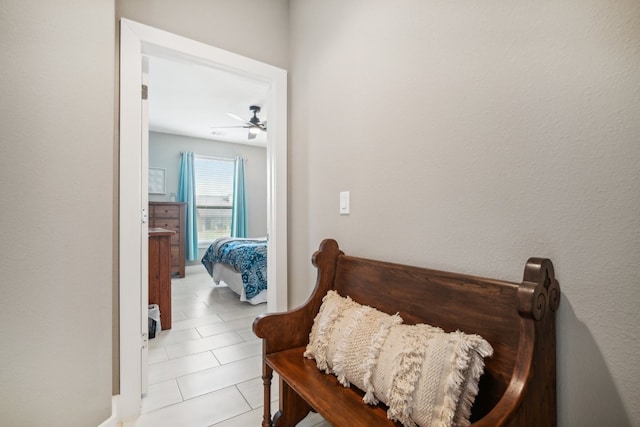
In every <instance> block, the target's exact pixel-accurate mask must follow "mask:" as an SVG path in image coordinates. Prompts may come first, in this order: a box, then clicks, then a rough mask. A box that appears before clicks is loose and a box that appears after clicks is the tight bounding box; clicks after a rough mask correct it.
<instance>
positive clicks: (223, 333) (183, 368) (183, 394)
mask: <svg viewBox="0 0 640 427" xmlns="http://www.w3.org/2000/svg"><path fill="white" fill-rule="evenodd" d="M172 308H173V312H172V317H173V319H172V320H173V321H172V328H171V329H170V330H167V331H162V332H160V333H159V334H158V335H156V337H155V338H154V339H151V340H149V370H148V376H149V381H148V384H149V388H148V391H147V394H146V395H145V396H143V399H142V410H141V415H140V416H139V417H138V418H136V419H135V420H129V421H126V422H124V423H123V427H185V426H188V427H214V426H215V427H223V426H224V427H236V426H237V427H247V426H260V424H261V422H262V406H263V405H262V379H261V378H260V375H261V365H260V353H261V342H260V340H259V339H258V338H257V337H256V336H255V335H254V334H253V332H252V330H251V324H252V323H253V320H254V319H255V317H256V316H257V315H259V314H261V313H264V312H265V311H266V308H267V307H266V304H260V305H257V306H252V305H250V304H248V303H246V302H240V300H239V298H238V296H237V295H236V294H235V293H233V291H231V290H230V289H229V288H227V287H226V286H215V285H214V284H213V282H212V281H211V278H210V277H209V275H208V274H207V272H206V270H205V269H204V267H202V266H199V265H198V266H189V267H187V273H186V277H184V278H182V279H179V278H176V279H172ZM274 384H277V380H276V379H275V378H274ZM272 388H273V390H272V396H273V397H274V399H277V396H278V391H277V385H274V386H272ZM277 407H278V404H277V401H274V403H273V404H272V410H274V411H275V410H277ZM298 426H299V427H329V426H330V424H329V423H327V422H326V421H324V420H323V419H322V418H321V417H320V416H318V415H317V414H311V415H309V416H308V417H307V418H305V419H304V420H303V421H302V422H300V423H299V424H298Z"/></svg>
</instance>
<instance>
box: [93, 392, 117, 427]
mask: <svg viewBox="0 0 640 427" xmlns="http://www.w3.org/2000/svg"><path fill="white" fill-rule="evenodd" d="M119 397H120V396H112V398H111V416H110V417H109V418H107V419H106V420H104V421H103V422H102V423H101V424H100V425H99V426H98V427H119V426H120V424H119V423H118V398H119Z"/></svg>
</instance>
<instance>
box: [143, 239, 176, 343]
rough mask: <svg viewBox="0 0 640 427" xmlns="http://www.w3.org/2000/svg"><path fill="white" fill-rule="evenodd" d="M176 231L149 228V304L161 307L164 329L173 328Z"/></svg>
mask: <svg viewBox="0 0 640 427" xmlns="http://www.w3.org/2000/svg"><path fill="white" fill-rule="evenodd" d="M173 236H175V233H174V232H173V231H171V230H165V229H162V228H150V229H149V304H158V306H159V307H160V324H161V325H162V330H163V331H164V330H165V329H171V238H172V237H173Z"/></svg>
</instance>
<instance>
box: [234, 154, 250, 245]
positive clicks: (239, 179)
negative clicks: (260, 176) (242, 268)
mask: <svg viewBox="0 0 640 427" xmlns="http://www.w3.org/2000/svg"><path fill="white" fill-rule="evenodd" d="M233 169H234V170H233V207H232V210H231V237H247V229H248V227H247V197H246V195H245V188H244V159H243V158H240V157H238V158H236V161H235V164H234V168H233Z"/></svg>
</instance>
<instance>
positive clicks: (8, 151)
mask: <svg viewBox="0 0 640 427" xmlns="http://www.w3.org/2000/svg"><path fill="white" fill-rule="evenodd" d="M114 31H115V26H114V4H113V2H110V1H101V2H69V1H56V0H54V1H47V2H32V1H29V2H25V1H22V0H7V1H4V0H3V2H2V13H0V52H2V58H3V59H2V67H1V68H0V93H1V94H2V95H1V101H0V135H1V137H0V139H1V140H2V143H1V144H0V187H1V188H2V195H1V197H0V206H1V208H0V212H2V221H1V223H2V225H1V226H0V230H1V231H0V236H1V238H0V266H1V267H0V271H2V297H1V298H0V324H1V325H2V328H1V329H0V342H2V344H1V345H0V366H1V367H2V368H1V369H0V414H1V415H0V419H1V421H0V424H2V425H6V426H9V425H11V426H65V427H66V426H78V427H86V426H95V425H98V424H100V423H102V422H103V421H104V420H106V419H107V418H109V417H110V415H111V394H112V393H111V306H112V300H111V296H112V240H113V204H112V201H113V195H114V191H113V149H114V148H113V147H114V145H113V144H114V111H113V106H114V40H115V34H114Z"/></svg>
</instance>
